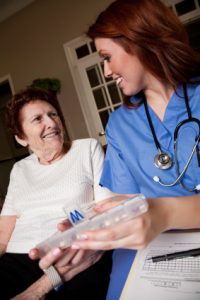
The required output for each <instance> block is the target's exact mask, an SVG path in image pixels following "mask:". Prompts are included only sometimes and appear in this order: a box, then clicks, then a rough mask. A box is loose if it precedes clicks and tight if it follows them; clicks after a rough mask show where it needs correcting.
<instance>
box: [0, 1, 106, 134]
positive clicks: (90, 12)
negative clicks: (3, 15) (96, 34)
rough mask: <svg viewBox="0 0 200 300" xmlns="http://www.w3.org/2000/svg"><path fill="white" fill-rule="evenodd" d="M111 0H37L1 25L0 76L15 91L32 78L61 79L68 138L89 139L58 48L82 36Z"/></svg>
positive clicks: (70, 78) (65, 65)
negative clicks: (6, 80)
mask: <svg viewBox="0 0 200 300" xmlns="http://www.w3.org/2000/svg"><path fill="white" fill-rule="evenodd" d="M111 2H112V1H111V0H73V1H72V0H57V1H55V0H36V1H34V2H33V3H31V4H30V5H29V6H27V7H25V8H24V9H23V10H21V11H20V12H18V13H16V14H15V15H14V16H12V17H10V18H9V19H7V20H6V21H4V22H2V23H0V37H1V38H0V78H1V77H4V76H5V75H7V74H10V75H11V77H12V80H13V84H14V89H15V92H18V91H19V90H20V89H22V88H24V87H26V86H27V85H29V84H30V83H31V82H32V80H33V79H35V78H42V77H56V78H59V79H60V80H61V83H62V91H61V94H60V95H59V102H60V105H61V108H62V110H63V114H64V117H65V120H66V124H67V128H68V131H69V135H70V137H71V138H72V139H75V138H82V137H88V131H87V128H86V124H85V121H84V118H83V114H82V111H81V107H80V104H79V102H78V97H77V94H76V91H75V88H74V85H73V81H72V77H71V74H70V71H69V67H68V64H67V60H66V57H65V54H64V50H63V44H64V43H66V42H68V41H70V40H72V39H74V38H76V37H78V36H80V35H82V34H83V33H84V32H85V31H86V30H87V27H88V26H89V25H90V24H91V23H92V22H93V21H94V20H95V18H96V16H97V15H98V13H99V12H100V11H101V10H103V9H104V8H105V7H106V6H107V5H108V4H109V3H111Z"/></svg>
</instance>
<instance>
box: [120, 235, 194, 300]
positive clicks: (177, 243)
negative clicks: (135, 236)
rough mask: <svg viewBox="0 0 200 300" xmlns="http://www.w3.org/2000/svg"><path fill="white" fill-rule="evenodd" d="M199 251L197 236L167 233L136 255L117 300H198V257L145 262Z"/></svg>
mask: <svg viewBox="0 0 200 300" xmlns="http://www.w3.org/2000/svg"><path fill="white" fill-rule="evenodd" d="M194 248H200V232H199V231H198V232H187V233H186V232H178V233H177V232H176V233H175V232H170V233H169V232H168V233H163V234H161V235H160V236H159V237H157V238H156V239H155V240H154V241H153V242H151V243H150V244H149V246H148V247H147V248H146V249H144V250H142V251H138V253H137V255H136V258H135V260H134V262H133V265H132V267H131V270H130V272H129V275H128V278H127V281H126V284H125V287H124V289H123V292H122V295H121V297H120V300H133V299H140V300H146V299H148V300H155V299H156V300H157V299H162V300H200V256H196V257H186V258H179V259H174V260H169V261H160V262H152V260H151V259H150V260H149V258H151V257H153V256H158V255H164V254H168V253H174V252H179V251H185V250H190V249H194Z"/></svg>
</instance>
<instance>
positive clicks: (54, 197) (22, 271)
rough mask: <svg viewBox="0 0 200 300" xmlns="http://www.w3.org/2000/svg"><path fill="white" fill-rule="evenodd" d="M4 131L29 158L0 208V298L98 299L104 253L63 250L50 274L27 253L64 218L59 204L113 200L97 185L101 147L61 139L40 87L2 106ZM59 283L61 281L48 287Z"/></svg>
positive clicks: (104, 275)
mask: <svg viewBox="0 0 200 300" xmlns="http://www.w3.org/2000/svg"><path fill="white" fill-rule="evenodd" d="M8 126H9V128H10V130H11V132H12V134H13V135H14V136H15V138H16V140H17V142H18V143H19V144H21V145H22V146H24V147H28V148H29V150H30V152H31V153H32V154H31V155H29V156H28V157H26V158H25V159H22V160H21V161H19V162H17V163H16V164H15V165H14V167H13V169H12V171H11V175H10V183H9V187H8V192H7V196H6V199H5V203H4V206H3V209H2V211H1V216H0V255H1V257H0V282H1V298H2V299H4V300H6V299H11V298H12V297H15V296H16V295H17V294H19V293H22V292H23V293H22V294H19V295H18V296H16V297H15V298H16V299H29V300H30V299H42V298H43V296H44V295H46V299H62V298H63V299H66V296H67V299H72V298H73V299H78V297H80V296H81V297H83V298H84V299H104V298H105V295H106V289H107V286H108V281H109V272H110V267H111V259H110V253H106V254H104V255H102V252H95V251H82V250H81V251H79V250H78V251H77V250H73V249H66V256H65V260H64V261H63V262H62V261H60V262H59V265H58V266H56V268H57V270H56V268H54V267H50V268H48V269H47V270H45V273H44V272H43V271H42V270H41V269H40V268H39V266H38V261H32V260H31V259H29V257H28V252H29V250H30V249H31V248H33V247H35V245H36V244H37V243H39V242H41V241H42V240H43V239H45V238H47V237H48V236H50V235H51V234H53V233H54V232H55V231H56V226H57V224H58V223H59V222H60V221H61V220H63V219H64V218H65V212H64V210H63V207H64V206H65V207H67V206H70V205H72V203H73V204H74V203H75V204H78V205H80V204H87V203H91V202H92V201H99V200H101V199H104V198H108V197H110V196H111V195H112V194H111V192H110V191H109V190H107V189H106V188H102V187H100V186H99V178H100V175H101V169H102V163H103V150H102V148H101V146H100V144H99V143H98V142H97V141H96V140H94V139H82V140H75V141H73V142H72V143H70V142H64V129H63V128H64V119H63V117H62V115H61V113H60V110H59V107H58V105H57V101H56V99H55V98H54V96H53V95H51V94H50V93H48V92H46V91H43V90H40V89H32V88H28V89H26V90H24V91H22V92H20V93H19V94H16V95H15V96H14V98H13V99H12V100H11V101H10V102H9V103H8ZM97 261H98V262H97ZM95 262H97V263H96V264H95V265H93V264H94V263H95ZM66 264H67V266H65V267H63V266H64V265H66ZM91 265H93V266H91ZM90 266H91V267H90ZM88 267H90V268H89V269H87V268H88ZM85 269H87V270H85ZM83 270H85V271H84V272H82V273H81V274H79V275H77V274H78V273H80V272H81V271H83ZM57 271H59V273H58V272H57ZM75 275H77V276H76V277H75V278H74V279H72V278H73V277H74V276H75ZM61 277H62V278H61ZM70 279H72V280H70ZM62 280H63V281H67V282H66V283H65V284H64V285H63V286H62V288H61V289H59V290H57V291H55V290H53V287H56V286H57V285H59V284H60V283H62ZM69 280H70V281H69ZM51 290H52V291H51ZM49 291H51V292H50V293H49Z"/></svg>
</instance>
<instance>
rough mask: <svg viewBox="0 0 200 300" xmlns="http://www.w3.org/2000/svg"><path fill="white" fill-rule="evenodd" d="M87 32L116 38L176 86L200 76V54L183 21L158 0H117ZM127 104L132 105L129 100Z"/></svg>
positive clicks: (159, 77) (163, 79) (160, 76)
mask: <svg viewBox="0 0 200 300" xmlns="http://www.w3.org/2000/svg"><path fill="white" fill-rule="evenodd" d="M87 35H88V36H89V37H90V38H92V39H95V38H111V39H113V40H114V41H115V42H116V43H118V44H120V45H121V46H122V47H123V48H124V50H125V51H126V52H128V53H130V54H134V55H136V56H137V57H138V59H139V60H140V62H141V63H142V64H143V66H144V67H145V68H146V70H147V71H149V72H150V73H151V74H153V75H154V76H155V77H156V78H158V79H159V80H160V81H162V82H163V83H164V84H168V85H171V86H172V87H173V88H174V89H175V88H176V87H177V85H178V84H180V83H187V82H189V83H192V79H191V78H194V77H196V76H198V75H200V57H199V54H198V53H197V52H196V51H194V50H193V49H192V48H191V46H190V44H189V39H188V35H187V33H186V30H185V28H184V26H183V24H182V23H181V22H180V21H179V19H178V17H177V16H176V15H175V14H174V13H173V11H172V10H171V9H170V8H168V7H167V6H165V5H164V4H163V3H162V2H160V1H159V0H116V1H115V2H113V3H112V4H111V5H109V6H108V8H107V9H106V10H104V11H103V12H102V13H101V14H100V15H99V16H98V18H97V20H96V22H95V23H94V24H93V25H91V26H90V27H89V29H88V32H87ZM193 82H194V81H193ZM125 104H127V105H128V106H132V105H131V103H130V102H129V100H127V101H126V100H125Z"/></svg>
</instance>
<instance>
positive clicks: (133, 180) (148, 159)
mask: <svg viewBox="0 0 200 300" xmlns="http://www.w3.org/2000/svg"><path fill="white" fill-rule="evenodd" d="M187 90H188V96H189V106H190V109H191V112H192V116H193V117H194V118H197V119H200V85H196V86H189V85H188V89H187ZM136 100H137V101H138V99H136V98H134V97H132V99H131V101H136ZM148 108H149V113H150V116H151V119H152V122H153V126H154V128H155V132H156V136H157V139H158V141H159V143H160V145H161V149H162V150H163V151H165V152H167V153H169V154H170V155H171V157H172V159H174V130H175V128H176V126H177V124H178V123H179V122H181V121H183V120H184V119H187V118H188V114H187V109H186V106H185V101H184V95H183V89H182V87H181V86H180V87H178V88H177V90H176V92H174V94H173V95H172V97H171V99H170V101H169V103H168V106H167V108H166V111H165V115H164V119H163V121H161V120H160V119H159V118H158V116H157V115H156V114H155V113H154V111H153V110H152V109H151V107H149V106H148ZM198 134H199V127H198V125H197V124H196V123H187V124H185V125H184V126H183V127H181V129H180V131H179V135H178V142H177V158H178V163H179V170H180V172H181V171H182V170H183V168H184V166H185V164H186V162H187V160H188V158H189V156H190V154H191V151H192V148H193V147H194V143H195V138H196V136H197V135H198ZM106 136H107V141H108V147H107V151H106V157H105V162H104V168H103V173H102V177H101V181H100V184H101V185H102V186H105V187H107V188H109V189H110V190H112V191H113V192H115V193H121V194H124V193H127V194H131V193H132V194H135V193H142V194H144V195H145V196H146V197H147V198H157V197H170V196H181V195H185V196H187V195H192V193H191V192H188V191H186V190H184V189H183V188H182V187H181V186H180V184H177V185H175V186H173V187H164V186H161V185H160V184H159V183H157V182H154V180H153V177H154V176H155V175H156V176H159V177H160V179H161V180H162V181H163V182H165V183H171V182H173V181H174V180H175V179H176V178H177V175H176V170H175V165H174V164H173V166H172V167H171V168H170V169H168V170H160V169H158V168H157V167H156V166H155V165H154V157H155V155H156V154H157V153H158V151H157V148H156V145H155V143H154V139H153V136H152V132H151V130H150V126H149V123H148V120H147V117H146V113H145V109H144V105H141V106H140V107H139V108H137V109H128V108H126V107H125V106H124V105H122V106H121V107H120V108H119V109H117V110H116V111H115V112H113V113H112V114H111V116H110V118H109V121H108V124H107V127H106ZM183 182H184V184H185V185H186V186H187V187H190V188H192V187H194V186H195V185H197V184H199V183H200V167H199V165H198V161H197V155H196V153H195V154H194V156H193V159H192V161H191V163H190V166H189V168H188V170H187V172H186V174H185V175H184V178H183ZM195 193H196V192H194V193H193V194H195ZM134 257H135V251H134V250H125V249H119V250H116V251H114V255H113V270H112V274H111V280H110V286H109V290H108V295H107V300H116V299H119V298H120V294H121V291H122V289H123V286H124V283H125V281H126V278H127V275H128V272H129V270H130V267H131V264H132V262H133V259H134Z"/></svg>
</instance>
